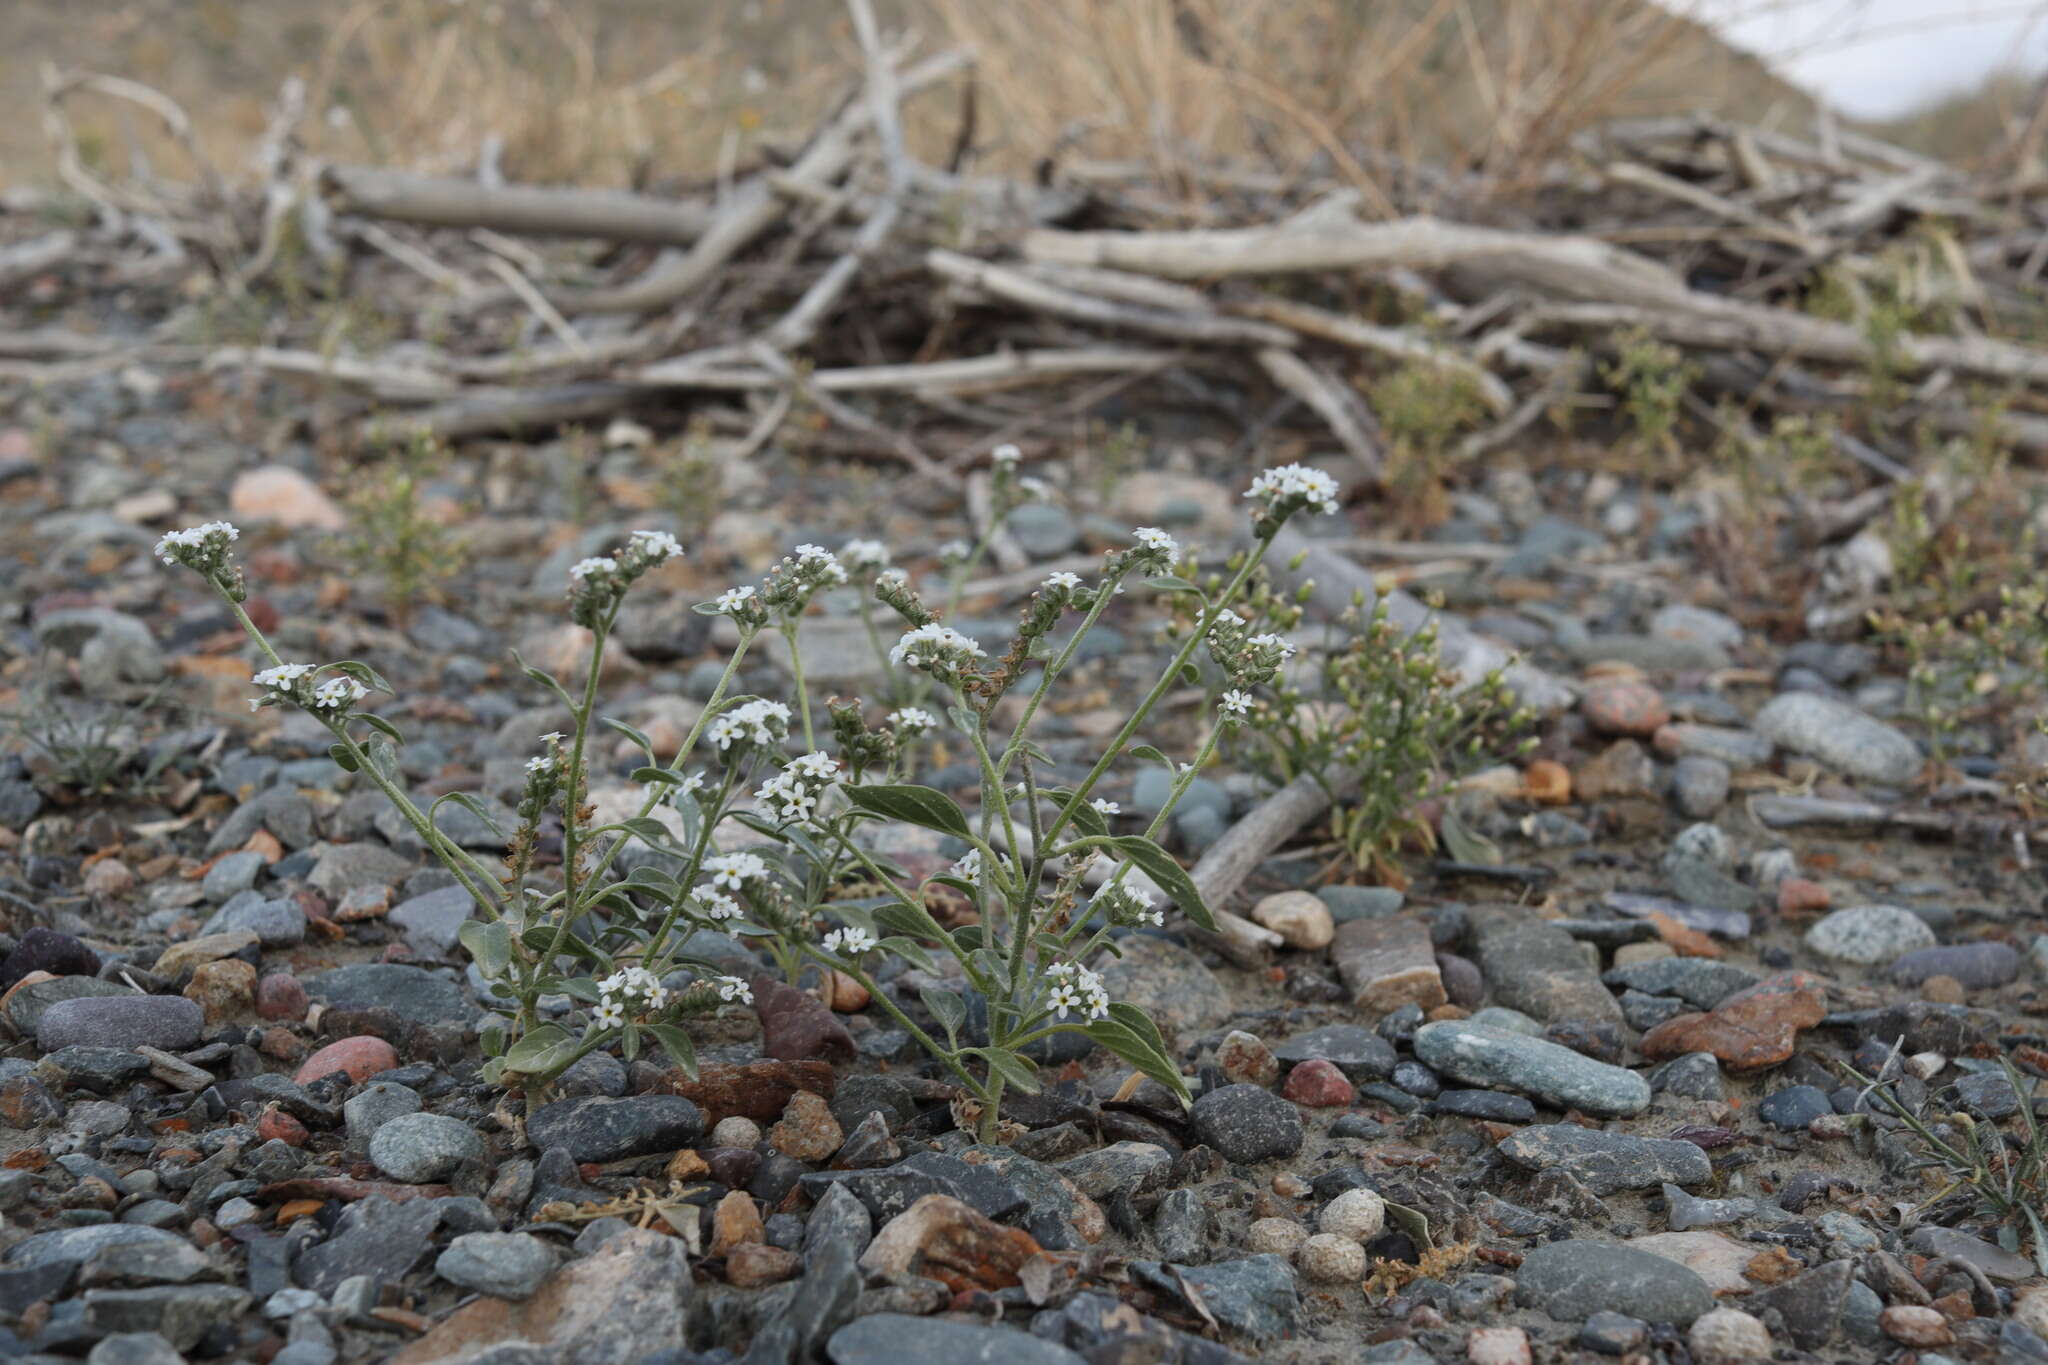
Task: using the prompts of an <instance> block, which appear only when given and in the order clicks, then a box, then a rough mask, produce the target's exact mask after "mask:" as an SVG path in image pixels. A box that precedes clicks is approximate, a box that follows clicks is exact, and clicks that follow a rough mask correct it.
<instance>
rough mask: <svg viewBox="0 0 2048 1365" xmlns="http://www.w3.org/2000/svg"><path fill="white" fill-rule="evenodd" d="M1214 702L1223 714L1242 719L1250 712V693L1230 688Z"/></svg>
mask: <svg viewBox="0 0 2048 1365" xmlns="http://www.w3.org/2000/svg"><path fill="white" fill-rule="evenodd" d="M1216 704H1217V706H1218V707H1219V708H1220V709H1221V710H1222V712H1223V714H1224V715H1226V716H1231V717H1235V718H1237V719H1239V720H1242V719H1244V717H1246V716H1248V715H1250V714H1251V710H1252V694H1251V693H1249V692H1239V691H1235V690H1232V691H1229V692H1225V693H1224V694H1223V695H1222V697H1220V698H1219V699H1218V700H1217V703H1216Z"/></svg>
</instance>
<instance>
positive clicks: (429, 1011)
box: [305, 962, 477, 1024]
mask: <svg viewBox="0 0 2048 1365" xmlns="http://www.w3.org/2000/svg"><path fill="white" fill-rule="evenodd" d="M305 985H306V992H307V994H309V995H311V996H312V997H313V998H314V999H315V1000H324V1001H326V1002H327V1003H328V1005H330V1006H331V1007H333V1008H335V1009H344V1010H368V1009H387V1010H390V1011H391V1012H392V1013H393V1014H395V1015H397V1016H398V1017H399V1018H401V1019H404V1020H406V1021H407V1022H408V1023H414V1024H447V1023H464V1024H466V1023H468V1022H469V1021H470V1020H471V1019H473V1018H475V1016H476V1013H477V1011H476V1007H475V1006H473V1005H471V1004H470V1003H469V1001H468V1000H467V999H466V998H465V997H464V996H463V993H462V988H461V987H460V986H458V985H456V984H455V983H454V982H453V981H451V980H449V979H448V978H447V977H445V976H437V975H436V974H434V973H433V972H430V971H428V970H427V969H426V968H424V967H409V966H407V965H405V964H404V963H402V962H357V963H353V964H351V965H349V966H346V967H336V968H335V969H334V970H333V971H327V972H321V973H319V974H318V975H316V976H309V977H307V978H306V979H305Z"/></svg>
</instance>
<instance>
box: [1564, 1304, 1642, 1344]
mask: <svg viewBox="0 0 2048 1365" xmlns="http://www.w3.org/2000/svg"><path fill="white" fill-rule="evenodd" d="M1649 1335H1650V1325H1649V1324H1648V1323H1646V1322H1644V1321H1643V1320H1642V1319H1641V1318H1632V1317H1630V1316H1629V1315H1628V1314H1626V1313H1616V1312H1613V1311H1612V1310H1610V1309H1605V1308H1603V1309H1601V1310H1600V1311H1599V1312H1597V1313H1595V1314H1593V1315H1592V1316H1591V1317H1588V1318H1587V1319H1586V1321H1585V1323H1584V1324H1583V1325H1582V1326H1581V1327H1580V1328H1579V1337H1578V1342H1579V1345H1581V1346H1583V1347H1585V1348H1586V1349H1587V1350H1589V1351H1598V1352H1599V1353H1600V1354H1602V1355H1608V1356H1619V1355H1627V1354H1628V1353H1629V1352H1631V1351H1634V1350H1636V1349H1637V1348H1639V1347H1640V1346H1641V1345H1642V1344H1643V1342H1644V1341H1646V1340H1647V1339H1648V1338H1649Z"/></svg>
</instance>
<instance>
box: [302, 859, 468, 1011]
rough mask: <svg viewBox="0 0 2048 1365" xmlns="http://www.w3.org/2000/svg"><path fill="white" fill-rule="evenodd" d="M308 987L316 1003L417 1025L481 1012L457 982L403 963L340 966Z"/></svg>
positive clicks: (308, 982) (310, 980)
mask: <svg viewBox="0 0 2048 1365" xmlns="http://www.w3.org/2000/svg"><path fill="white" fill-rule="evenodd" d="M341 847H347V848H354V847H357V845H354V844H348V845H342V846H341ZM380 851H381V850H380ZM305 985H306V990H307V992H308V994H310V995H311V996H312V997H313V998H314V999H315V1000H324V1001H326V1002H327V1004H328V1005H330V1006H332V1007H333V1008H335V1009H344V1010H367V1009H388V1010H390V1011H391V1012H392V1013H393V1014H396V1015H397V1016H398V1017H399V1018H401V1019H403V1020H405V1021H407V1022H408V1023H413V1024H448V1023H467V1022H468V1021H469V1020H470V1019H471V1018H473V1017H474V1016H475V1014H476V1009H475V1007H473V1006H472V1005H471V1004H470V1003H469V1002H468V1001H467V1000H466V999H464V998H463V994H462V988H461V987H460V986H458V985H456V984H455V982H453V981H452V980H450V979H449V978H447V977H445V976H437V975H435V974H434V973H433V972H430V971H428V970H426V968H424V967H410V966H407V965H405V964H404V963H399V962H358V963H353V964H351V965H349V966H346V967H336V968H335V969H334V970H332V971H327V972H321V973H319V974H318V975H317V976H310V977H307V978H306V982H305Z"/></svg>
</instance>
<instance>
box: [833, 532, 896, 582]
mask: <svg viewBox="0 0 2048 1365" xmlns="http://www.w3.org/2000/svg"><path fill="white" fill-rule="evenodd" d="M839 562H840V563H841V564H843V565H845V566H846V569H847V571H848V572H850V573H857V574H873V573H880V572H881V571H882V570H884V569H886V568H888V567H889V547H888V546H886V545H884V544H883V543H882V542H881V541H879V540H849V541H847V542H846V543H845V544H844V545H842V546H840V547H839Z"/></svg>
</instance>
